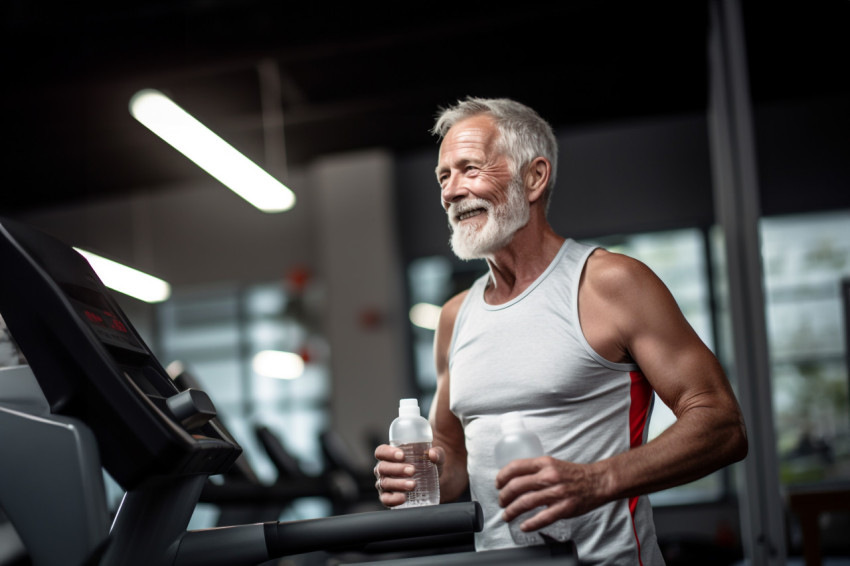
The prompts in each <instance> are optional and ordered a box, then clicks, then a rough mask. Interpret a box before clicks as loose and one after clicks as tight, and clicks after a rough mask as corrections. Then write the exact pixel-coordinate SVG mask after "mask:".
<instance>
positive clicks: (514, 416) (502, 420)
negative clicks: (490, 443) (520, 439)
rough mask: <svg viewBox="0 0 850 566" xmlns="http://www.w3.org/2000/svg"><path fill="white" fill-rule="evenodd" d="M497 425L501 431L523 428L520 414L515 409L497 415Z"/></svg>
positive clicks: (513, 430) (506, 431)
mask: <svg viewBox="0 0 850 566" xmlns="http://www.w3.org/2000/svg"><path fill="white" fill-rule="evenodd" d="M499 425H500V426H501V428H502V432H503V433H508V432H519V431H521V430H525V422H524V421H523V420H522V414H521V413H518V412H516V411H512V412H510V413H505V414H503V415H502V416H501V417H499Z"/></svg>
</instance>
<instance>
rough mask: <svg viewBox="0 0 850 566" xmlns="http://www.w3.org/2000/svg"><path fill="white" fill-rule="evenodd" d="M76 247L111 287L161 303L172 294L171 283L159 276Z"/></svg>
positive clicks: (104, 282)
mask: <svg viewBox="0 0 850 566" xmlns="http://www.w3.org/2000/svg"><path fill="white" fill-rule="evenodd" d="M74 249H75V250H76V251H77V252H78V253H79V254H80V255H82V256H83V257H84V258H86V260H87V261H88V262H89V264H90V265H91V267H92V269H93V270H94V272H95V273H97V276H98V277H100V280H101V281H103V284H104V285H106V286H107V287H109V288H110V289H114V290H116V291H118V292H121V293H124V294H125V295H130V296H131V297H135V298H136V299H139V300H142V301H145V302H147V303H159V302H162V301H164V300H166V299H168V297H170V296H171V285H169V284H168V283H167V282H165V281H163V280H162V279H159V278H158V277H154V276H153V275H148V274H147V273H143V272H141V271H139V270H137V269H133V268H132V267H127V266H126V265H123V264H120V263H118V262H116V261H112V260H111V259H106V258H105V257H101V256H99V255H97V254H94V253H92V252H88V251H86V250H81V249H80V248H74Z"/></svg>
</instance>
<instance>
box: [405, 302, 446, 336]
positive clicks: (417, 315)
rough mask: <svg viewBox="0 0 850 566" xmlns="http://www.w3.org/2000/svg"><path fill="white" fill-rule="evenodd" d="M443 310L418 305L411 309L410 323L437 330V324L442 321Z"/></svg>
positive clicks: (423, 304)
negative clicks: (441, 312) (441, 313)
mask: <svg viewBox="0 0 850 566" xmlns="http://www.w3.org/2000/svg"><path fill="white" fill-rule="evenodd" d="M441 310H442V309H441V308H440V307H438V306H437V305H432V304H430V303H417V304H415V305H413V306H412V307H411V309H410V322H412V323H413V324H415V325H416V326H418V327H420V328H425V329H427V330H436V328H437V323H438V322H439V321H440V311H441Z"/></svg>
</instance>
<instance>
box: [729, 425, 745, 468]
mask: <svg viewBox="0 0 850 566" xmlns="http://www.w3.org/2000/svg"><path fill="white" fill-rule="evenodd" d="M749 451H750V442H749V440H748V439H747V427H746V426H745V425H744V420H743V419H740V420H739V422H738V423H737V425H736V426H735V427H734V429H733V433H732V435H731V438H730V441H729V463H730V464H733V463H735V462H740V461H741V460H743V459H744V458H746V457H747V454H748V453H749Z"/></svg>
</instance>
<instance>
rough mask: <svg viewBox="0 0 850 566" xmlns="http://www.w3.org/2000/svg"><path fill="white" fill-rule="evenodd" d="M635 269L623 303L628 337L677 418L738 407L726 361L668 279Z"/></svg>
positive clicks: (626, 340)
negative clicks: (682, 304) (704, 410)
mask: <svg viewBox="0 0 850 566" xmlns="http://www.w3.org/2000/svg"><path fill="white" fill-rule="evenodd" d="M630 270H631V273H629V275H628V280H629V285H628V290H627V291H626V292H625V293H624V296H622V298H623V299H624V300H622V301H621V304H620V305H619V306H618V310H619V311H620V315H619V317H620V320H621V322H620V325H621V332H622V335H623V342H624V344H625V347H626V349H627V350H628V353H629V356H630V357H631V358H632V359H633V360H634V361H635V363H637V365H638V366H639V367H640V369H641V371H642V373H643V374H644V376H645V377H646V378H647V380H648V381H649V382H650V384H651V385H652V387H653V389H654V390H655V392H656V393H657V394H658V396H659V398H661V400H662V401H663V402H664V403H665V404H666V405H667V406H668V407H670V409H671V410H672V411H673V413H674V414H675V415H676V416H677V417H681V416H682V414H684V413H685V412H687V411H688V410H690V409H693V408H696V407H706V406H708V407H712V408H726V407H727V406H728V407H729V408H737V402H736V401H735V400H734V396H733V395H732V392H731V388H730V387H729V383H728V380H727V379H726V376H725V374H724V372H723V369H722V367H721V366H720V363H719V362H718V361H717V358H716V357H715V356H714V354H713V353H712V352H711V350H709V348H708V347H707V346H706V345H705V343H704V342H703V341H702V339H700V337H699V336H698V335H697V333H696V332H695V331H694V329H693V328H692V327H691V325H690V324H689V323H688V321H687V319H686V318H685V316H684V315H683V314H682V311H681V310H680V309H679V306H678V305H677V304H676V301H675V299H674V298H673V296H672V294H671V293H670V291H669V290H668V289H667V287H666V286H665V285H664V283H663V282H662V281H661V280H660V279H659V278H658V277H657V276H656V275H655V274H654V273H652V271H651V270H649V268H647V267H646V266H644V265H643V264H640V263H636V264H634V265H632V266H630ZM629 294H632V296H628V295H629Z"/></svg>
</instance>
